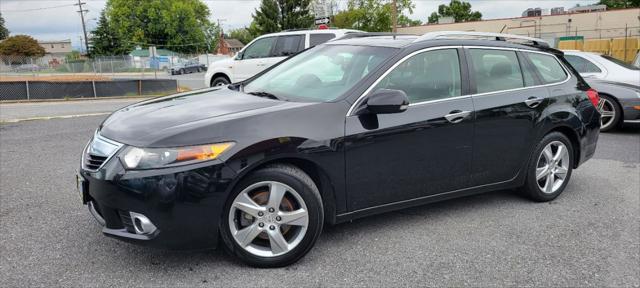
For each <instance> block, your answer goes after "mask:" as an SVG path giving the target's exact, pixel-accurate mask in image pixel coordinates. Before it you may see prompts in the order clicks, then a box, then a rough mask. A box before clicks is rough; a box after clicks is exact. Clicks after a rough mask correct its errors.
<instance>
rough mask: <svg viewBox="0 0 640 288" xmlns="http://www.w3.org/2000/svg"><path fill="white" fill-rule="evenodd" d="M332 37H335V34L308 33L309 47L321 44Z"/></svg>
mask: <svg viewBox="0 0 640 288" xmlns="http://www.w3.org/2000/svg"><path fill="white" fill-rule="evenodd" d="M333 38H336V34H333V33H322V34H311V35H309V47H313V46H316V45H318V44H322V43H324V42H327V41H329V40H331V39H333Z"/></svg>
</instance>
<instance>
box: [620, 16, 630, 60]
mask: <svg viewBox="0 0 640 288" xmlns="http://www.w3.org/2000/svg"><path fill="white" fill-rule="evenodd" d="M627 25H628V24H624V58H623V59H624V60H622V61H625V62H626V61H627V34H629V33H627V28H628V27H627Z"/></svg>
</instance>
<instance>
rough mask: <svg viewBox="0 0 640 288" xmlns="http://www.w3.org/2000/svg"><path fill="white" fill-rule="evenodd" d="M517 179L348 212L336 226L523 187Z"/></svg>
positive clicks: (339, 216) (339, 217)
mask: <svg viewBox="0 0 640 288" xmlns="http://www.w3.org/2000/svg"><path fill="white" fill-rule="evenodd" d="M517 178H519V177H517V176H516V178H515V179H511V180H507V181H504V182H499V183H493V184H487V185H482V186H476V187H470V188H464V189H459V190H454V191H449V192H444V193H440V194H434V195H428V196H424V197H419V198H414V199H409V200H404V201H399V202H393V203H388V204H383V205H378V206H373V207H369V208H364V209H360V210H356V211H352V212H347V213H343V214H339V215H336V222H335V223H336V224H338V223H343V222H347V221H351V220H354V219H357V218H362V217H366V216H371V215H375V214H381V213H386V212H391V211H396V210H400V209H405V208H410V207H415V206H421V205H425V204H429V203H434V202H440V201H444V200H448V199H454V198H460V197H465V196H470V195H475V194H481V193H486V192H491V191H498V190H505V189H513V188H516V187H519V186H522V185H521V184H520V185H519V182H522V181H517ZM514 180H515V181H514Z"/></svg>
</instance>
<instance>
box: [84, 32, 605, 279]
mask: <svg viewBox="0 0 640 288" xmlns="http://www.w3.org/2000/svg"><path fill="white" fill-rule="evenodd" d="M598 101H599V97H598V94H597V92H596V91H594V90H592V89H590V87H589V86H588V85H587V84H586V83H585V82H584V80H583V79H582V78H581V77H580V76H579V74H578V73H576V71H574V69H573V68H572V67H571V66H570V65H569V64H567V62H566V61H565V60H564V58H563V54H562V52H560V51H558V50H555V49H552V48H549V46H548V44H546V43H545V42H544V41H542V40H539V39H535V38H527V37H520V36H515V35H507V34H494V33H469V32H438V33H428V34H425V35H423V36H400V35H393V36H391V35H368V34H361V35H350V36H349V37H348V39H339V40H335V41H331V42H328V43H325V44H322V45H319V46H316V47H314V48H311V49H307V50H305V51H303V52H301V53H299V54H297V55H295V56H293V57H290V58H288V59H287V60H285V61H283V62H281V63H279V64H278V65H275V66H273V67H271V68H270V69H268V70H266V71H264V72H262V73H260V74H258V75H256V76H255V77H253V78H250V79H248V80H246V81H243V82H241V83H235V84H232V85H229V86H225V87H216V88H212V89H205V90H199V91H194V92H189V93H183V94H176V95H172V96H167V97H161V98H156V99H151V100H147V101H144V102H141V103H138V104H134V105H131V106H128V107H125V108H122V109H120V110H118V111H116V112H114V113H113V114H111V115H110V116H109V117H108V118H107V119H106V120H104V122H103V123H102V124H101V125H100V127H98V129H97V130H96V132H95V134H94V135H93V137H92V138H91V140H90V141H89V143H88V144H87V146H86V148H85V149H84V151H83V153H82V163H81V167H80V170H79V173H78V175H77V179H78V187H79V191H80V194H81V197H82V201H83V203H84V204H86V205H87V206H88V208H89V211H90V213H91V214H92V215H93V216H94V217H95V218H96V220H97V221H98V222H99V223H100V224H101V225H102V226H103V228H102V232H103V233H104V234H105V235H107V236H111V237H115V238H117V239H121V240H125V241H129V242H134V243H137V244H143V245H150V246H156V247H163V248H170V249H202V248H213V247H216V246H217V245H218V244H221V245H222V246H224V247H225V248H226V249H227V250H228V251H229V252H230V253H231V254H233V255H235V256H237V257H239V258H240V259H242V260H243V261H245V262H246V263H248V264H250V265H254V266H259V267H277V266H283V265H288V264H291V263H293V262H295V261H297V260H298V259H300V258H301V257H303V256H304V255H305V254H306V253H307V252H308V251H309V250H310V249H311V248H312V246H313V245H314V243H315V241H316V240H317V239H318V237H319V235H320V232H321V230H322V228H323V225H325V224H335V223H340V222H344V221H349V220H352V219H354V218H358V217H362V216H366V215H371V214H376V213H382V212H386V211H391V210H396V209H403V208H407V207H410V206H415V205H422V204H425V203H429V202H434V201H441V200H444V199H449V198H454V197H460V196H465V195H470V194H475V193H481V192H486V191H491V190H499V189H510V188H518V190H520V191H522V192H524V194H525V195H527V196H528V197H530V198H531V199H533V200H535V201H550V200H553V199H554V198H556V197H558V195H559V194H560V193H562V191H563V190H564V189H565V187H566V186H567V184H568V183H569V179H570V178H571V173H572V171H573V169H575V168H577V167H578V166H580V165H581V164H582V163H584V162H585V161H586V160H588V159H589V158H591V157H592V155H593V154H594V151H595V149H596V142H597V139H598V135H599V132H598V131H599V128H600V114H599V113H598V111H597V109H596V108H595V107H596V105H597V103H598ZM218 242H222V243H218Z"/></svg>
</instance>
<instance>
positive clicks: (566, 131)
mask: <svg viewBox="0 0 640 288" xmlns="http://www.w3.org/2000/svg"><path fill="white" fill-rule="evenodd" d="M553 132H559V133H562V134H563V135H565V136H566V137H567V138H569V141H571V146H572V147H573V157H574V158H573V159H575V160H574V161H573V168H577V167H578V163H579V162H580V156H581V153H582V151H581V145H580V137H579V136H578V133H577V132H576V130H575V129H574V128H571V127H570V126H569V125H557V126H553V127H549V128H548V130H547V131H546V132H545V133H542V136H541V137H540V139H539V140H541V139H542V138H544V136H546V135H548V134H550V133H553Z"/></svg>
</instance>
